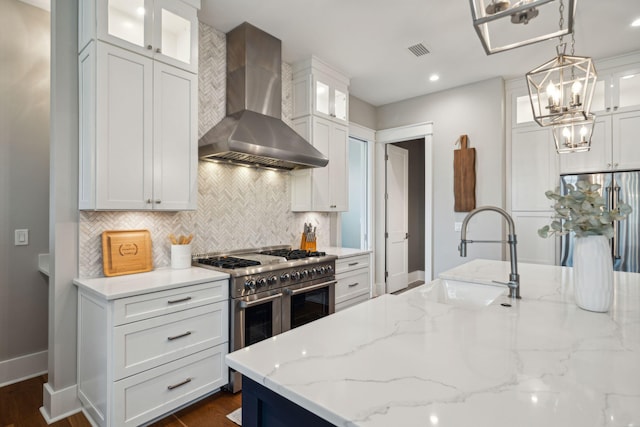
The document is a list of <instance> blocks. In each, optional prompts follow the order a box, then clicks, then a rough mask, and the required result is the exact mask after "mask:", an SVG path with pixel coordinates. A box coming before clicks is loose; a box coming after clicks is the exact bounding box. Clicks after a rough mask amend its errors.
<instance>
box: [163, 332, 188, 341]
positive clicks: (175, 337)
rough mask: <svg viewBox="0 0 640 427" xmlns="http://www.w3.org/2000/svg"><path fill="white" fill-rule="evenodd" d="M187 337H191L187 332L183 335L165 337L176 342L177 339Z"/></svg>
mask: <svg viewBox="0 0 640 427" xmlns="http://www.w3.org/2000/svg"><path fill="white" fill-rule="evenodd" d="M189 335H191V331H187V332H185V333H184V334H180V335H174V336H172V337H167V339H168V340H169V341H173V340H177V339H178V338H184V337H188V336H189Z"/></svg>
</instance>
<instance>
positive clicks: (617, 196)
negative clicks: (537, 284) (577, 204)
mask: <svg viewBox="0 0 640 427" xmlns="http://www.w3.org/2000/svg"><path fill="white" fill-rule="evenodd" d="M580 180H585V181H589V182H590V183H593V184H600V185H601V186H602V188H601V189H600V190H601V191H602V196H603V197H604V198H605V200H607V201H608V203H609V208H612V207H614V208H615V206H616V205H617V203H619V201H620V200H622V201H624V202H625V203H627V204H629V205H630V206H631V208H632V209H633V211H632V212H631V214H630V215H629V216H628V217H627V219H625V220H623V221H619V222H615V223H614V231H615V233H614V237H613V238H612V239H611V240H610V242H609V243H610V245H611V256H612V259H613V269H614V270H616V271H629V272H634V273H640V251H639V246H640V171H617V172H603V173H589V174H579V175H561V176H560V191H561V192H562V194H566V191H567V187H566V186H567V184H573V185H575V184H576V183H577V182H578V181H580ZM574 239H575V237H574V235H573V233H570V234H566V235H564V236H562V239H561V242H560V264H561V265H566V266H572V265H573V245H574V243H573V241H574Z"/></svg>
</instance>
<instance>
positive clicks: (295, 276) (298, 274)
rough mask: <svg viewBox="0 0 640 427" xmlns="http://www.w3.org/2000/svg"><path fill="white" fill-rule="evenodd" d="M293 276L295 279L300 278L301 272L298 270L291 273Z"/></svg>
mask: <svg viewBox="0 0 640 427" xmlns="http://www.w3.org/2000/svg"><path fill="white" fill-rule="evenodd" d="M291 278H293V279H295V280H300V272H299V271H296V272H293V273H291Z"/></svg>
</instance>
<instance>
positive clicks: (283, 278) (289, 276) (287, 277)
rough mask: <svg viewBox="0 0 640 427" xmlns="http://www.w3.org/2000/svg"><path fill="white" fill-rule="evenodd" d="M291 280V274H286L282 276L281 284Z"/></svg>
mask: <svg viewBox="0 0 640 427" xmlns="http://www.w3.org/2000/svg"><path fill="white" fill-rule="evenodd" d="M289 279H291V275H290V274H289V273H284V274H283V275H282V276H280V281H281V282H286V281H287V280H289Z"/></svg>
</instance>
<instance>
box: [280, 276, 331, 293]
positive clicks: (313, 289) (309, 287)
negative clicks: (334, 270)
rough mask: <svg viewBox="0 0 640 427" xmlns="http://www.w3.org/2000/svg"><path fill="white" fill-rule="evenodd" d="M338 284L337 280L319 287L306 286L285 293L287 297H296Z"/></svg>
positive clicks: (287, 290) (286, 290) (321, 284)
mask: <svg viewBox="0 0 640 427" xmlns="http://www.w3.org/2000/svg"><path fill="white" fill-rule="evenodd" d="M336 283H338V281H337V280H332V281H329V282H324V283H320V284H318V285H313V286H306V287H303V288H299V289H293V290H291V289H285V290H284V293H285V294H287V295H291V296H293V295H296V294H301V293H303V292H309V291H315V290H316V289H320V288H325V287H327V286H331V285H335V284H336Z"/></svg>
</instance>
